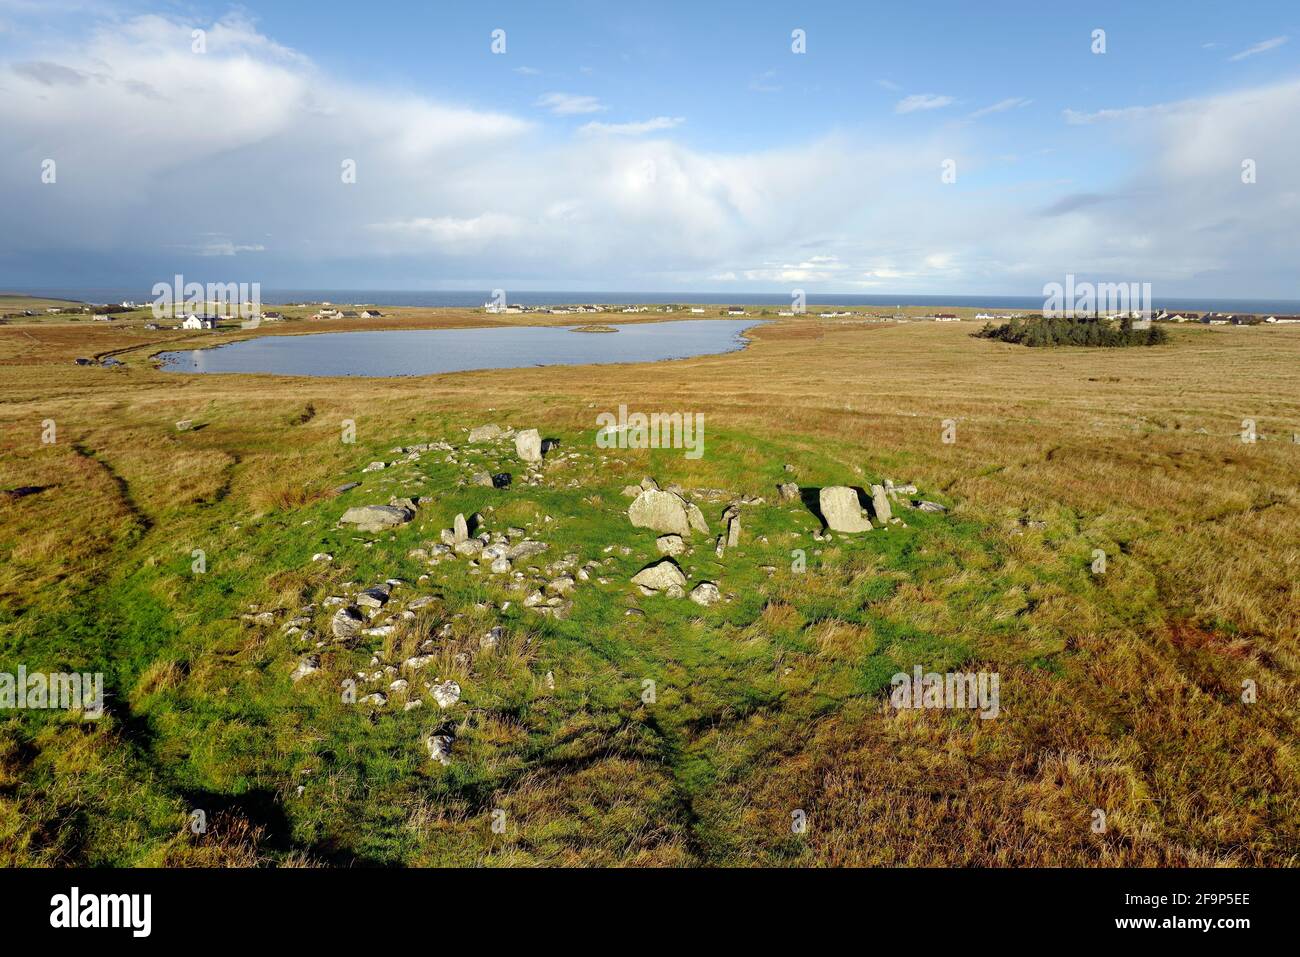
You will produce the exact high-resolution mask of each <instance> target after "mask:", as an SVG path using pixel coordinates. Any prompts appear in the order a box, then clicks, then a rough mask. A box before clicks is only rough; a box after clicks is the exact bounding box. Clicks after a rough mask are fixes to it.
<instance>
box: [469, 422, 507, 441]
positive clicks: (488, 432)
mask: <svg viewBox="0 0 1300 957" xmlns="http://www.w3.org/2000/svg"><path fill="white" fill-rule="evenodd" d="M500 435H501V426H499V425H480V426H476V427H475V428H472V429H470V430H469V443H470V444H471V445H473V444H475V443H477V442H490V441H492V440H493V439H495V438H497V437H499V436H500Z"/></svg>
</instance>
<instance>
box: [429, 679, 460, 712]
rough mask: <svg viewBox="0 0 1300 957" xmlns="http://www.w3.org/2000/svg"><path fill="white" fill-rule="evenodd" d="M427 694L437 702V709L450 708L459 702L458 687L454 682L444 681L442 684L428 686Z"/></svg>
mask: <svg viewBox="0 0 1300 957" xmlns="http://www.w3.org/2000/svg"><path fill="white" fill-rule="evenodd" d="M429 693H430V694H432V695H433V700H434V701H436V702H438V707H439V708H450V707H451V706H452V705H454V704H455V703H456V702H457V701H459V700H460V685H458V684H457V683H456V682H454V681H444V682H443V683H442V684H434V685H430V686H429Z"/></svg>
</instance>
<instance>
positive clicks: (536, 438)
mask: <svg viewBox="0 0 1300 957" xmlns="http://www.w3.org/2000/svg"><path fill="white" fill-rule="evenodd" d="M515 453H516V454H517V455H518V456H519V457H520V458H521V459H523V460H524V461H525V462H540V461H541V460H542V436H541V433H539V432H538V431H537V430H536V429H524V430H523V431H522V432H519V433H518V434H516V435H515Z"/></svg>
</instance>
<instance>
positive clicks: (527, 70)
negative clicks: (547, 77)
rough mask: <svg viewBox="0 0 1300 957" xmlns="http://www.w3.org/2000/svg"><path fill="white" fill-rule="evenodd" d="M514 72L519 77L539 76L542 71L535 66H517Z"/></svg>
mask: <svg viewBox="0 0 1300 957" xmlns="http://www.w3.org/2000/svg"><path fill="white" fill-rule="evenodd" d="M515 72H516V73H518V74H519V75H520V76H541V75H542V71H541V70H539V69H537V67H535V66H517V67H515Z"/></svg>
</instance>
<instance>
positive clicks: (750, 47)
mask: <svg viewBox="0 0 1300 957" xmlns="http://www.w3.org/2000/svg"><path fill="white" fill-rule="evenodd" d="M196 31H201V32H198V33H196ZM498 31H499V32H498ZM796 31H799V32H797V33H796ZM1098 31H1103V32H1102V33H1099V32H1098ZM1297 176H1300V4H1297V3H1295V2H1294V0H1241V2H1235V3H1222V2H1214V3H1211V2H1203V0H1179V2H1166V0H1144V2H1142V3H1134V2H1131V0H1124V2H1114V3H1112V2H1089V3H1084V2H1074V0H1056V2H1052V3H1043V2H1042V0H1034V2H1020V0H990V2H988V3H970V2H959V0H929V2H926V3H915V4H913V3H907V4H903V3H884V2H874V0H873V2H863V0H854V2H825V3H809V2H801V3H764V2H754V0H749V2H743V3H732V2H725V0H722V2H708V3H702V2H698V0H695V2H690V3H677V2H671V0H660V2H654V3H630V2H620V3H588V2H548V3H538V2H536V0H530V2H523V3H486V2H483V3H448V2H443V3H435V2H429V0H418V2H416V0H413V2H384V0H372V2H369V3H365V4H358V3H356V2H355V0H352V2H333V0H315V2H313V3H302V2H271V0H266V2H262V0H250V2H247V3H243V4H240V5H230V4H227V3H209V2H205V0H195V2H159V0H154V2H133V0H122V2H111V0H106V2H96V3H86V2H76V0H0V289H10V290H24V289H39V288H65V289H66V288H79V287H85V288H90V287H103V286H112V287H125V286H135V285H145V286H151V285H152V284H153V283H154V282H158V281H163V280H170V279H171V277H173V276H174V275H176V274H182V275H184V276H185V278H186V280H187V281H190V280H194V281H200V282H205V283H206V282H260V283H261V284H262V285H263V286H264V287H267V288H282V289H283V288H301V289H309V288H333V289H412V290H420V289H430V290H433V289H448V290H458V289H496V288H501V289H506V290H510V289H512V288H513V289H528V290H608V291H618V290H625V291H642V292H653V291H666V292H667V291H673V292H689V291H693V290H694V291H701V292H704V291H709V292H731V291H734V292H736V293H738V294H739V293H743V292H746V291H751V292H788V291H791V290H793V289H803V290H806V291H807V292H808V293H834V292H840V293H857V294H875V293H880V294H892V293H900V294H906V293H916V294H934V295H959V294H962V293H970V294H978V295H993V294H1008V295H1037V294H1039V293H1040V292H1041V291H1042V288H1043V286H1044V284H1046V283H1051V282H1064V278H1065V276H1066V275H1067V274H1073V275H1075V276H1076V277H1077V279H1079V280H1092V281H1123V282H1150V283H1151V284H1152V288H1153V291H1154V293H1155V295H1156V297H1157V298H1159V297H1197V296H1221V297H1226V296H1233V297H1243V298H1300V272H1298V270H1297V263H1300V228H1297V222H1298V220H1297V213H1300V185H1298V184H1297V179H1296V177H1297Z"/></svg>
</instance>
